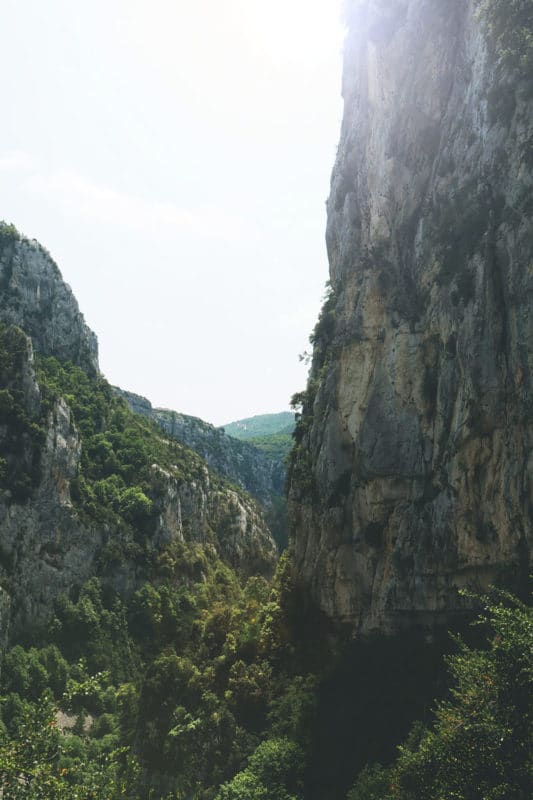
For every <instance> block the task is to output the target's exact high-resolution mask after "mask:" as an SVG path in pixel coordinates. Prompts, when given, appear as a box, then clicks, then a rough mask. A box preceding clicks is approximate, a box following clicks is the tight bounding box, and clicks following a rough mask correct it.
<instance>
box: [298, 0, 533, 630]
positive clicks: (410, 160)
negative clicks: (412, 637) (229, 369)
mask: <svg viewBox="0 0 533 800" xmlns="http://www.w3.org/2000/svg"><path fill="white" fill-rule="evenodd" d="M509 5H510V4H507V3H502V2H500V0H488V1H487V2H483V3H480V2H474V1H473V0H447V2H438V3H437V2H434V1H433V0H394V2H390V3H384V2H380V1H379V0H361V1H360V2H352V3H350V4H349V33H348V38H347V44H346V52H345V65H344V82H343V94H344V99H345V112H344V119H343V123H342V133H341V141H340V145H339V149H338V155H337V161H336V164H335V168H334V171H333V176H332V183H331V195H330V198H329V202H328V226H327V246H328V253H329V259H330V276H331V293H330V296H329V298H328V300H327V302H326V304H325V307H324V309H323V312H322V315H321V318H320V320H319V323H318V325H317V327H316V329H315V332H314V335H313V343H314V356H313V363H312V370H311V375H310V379H309V384H308V387H307V391H306V393H305V394H304V396H303V397H302V398H301V399H302V417H301V420H300V422H299V425H298V430H297V446H296V448H295V450H294V452H293V457H292V467H291V478H290V481H291V483H290V486H291V490H290V494H291V515H292V525H293V542H294V550H295V558H296V565H297V569H298V572H299V574H300V577H301V579H302V581H303V582H304V584H305V585H306V586H307V587H308V589H309V591H310V592H311V594H312V596H313V597H314V598H315V600H316V601H317V602H318V604H319V605H320V607H321V608H322V609H323V610H324V611H325V612H326V613H327V614H328V615H329V616H330V617H331V618H332V619H333V620H334V621H336V622H342V623H346V624H347V625H348V626H349V628H350V629H351V630H352V632H353V633H357V632H365V631H370V630H381V631H393V630H398V629H401V628H403V627H405V626H410V627H412V626H418V625H426V624H428V625H433V624H435V623H437V622H444V621H445V620H447V619H448V618H449V616H450V615H451V614H453V613H454V612H456V611H460V610H461V608H463V606H464V603H465V601H464V599H462V598H461V597H458V595H457V588H460V587H467V586H468V587H470V586H474V587H479V586H486V585H487V584H488V583H489V582H490V581H493V580H495V579H497V578H498V576H499V575H500V574H501V571H502V570H507V571H508V572H510V573H511V574H514V575H515V577H518V575H519V574H522V573H527V562H528V559H529V555H530V552H531V545H532V499H533V487H532V485H531V478H530V476H531V467H532V466H533V464H532V444H533V438H532V434H533V429H532V419H533V418H532V402H531V398H532V388H533V387H532V367H533V359H532V355H533V354H532V346H531V343H532V341H533V339H532V335H533V328H532V324H533V323H532V316H531V303H532V292H533V271H532V267H531V263H532V256H533V223H532V221H531V212H532V197H533V176H532V167H533V159H532V158H531V153H532V152H533V97H532V92H531V85H532V79H533V70H532V63H533V59H532V58H531V49H530V48H531V44H530V43H531V34H532V31H533V20H532V13H531V9H530V4H527V3H525V4H524V3H523V4H520V3H516V4H512V7H511V8H510V7H509Z"/></svg>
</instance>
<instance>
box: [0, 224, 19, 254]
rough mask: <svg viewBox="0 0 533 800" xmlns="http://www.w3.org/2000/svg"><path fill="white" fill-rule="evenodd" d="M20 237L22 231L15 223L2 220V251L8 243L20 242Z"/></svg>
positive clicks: (0, 242) (0, 229) (0, 236)
mask: <svg viewBox="0 0 533 800" xmlns="http://www.w3.org/2000/svg"><path fill="white" fill-rule="evenodd" d="M20 239H21V236H20V233H19V232H18V230H17V229H16V228H15V226H14V225H12V224H10V223H9V222H4V220H0V253H1V252H2V251H3V250H4V248H5V247H6V246H7V245H9V244H13V243H14V242H18V241H20Z"/></svg>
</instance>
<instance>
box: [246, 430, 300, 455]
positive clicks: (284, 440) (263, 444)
mask: <svg viewBox="0 0 533 800" xmlns="http://www.w3.org/2000/svg"><path fill="white" fill-rule="evenodd" d="M247 441H248V444H253V445H254V447H257V449H258V450H262V451H263V453H265V455H267V456H268V458H270V459H272V461H283V462H284V461H285V459H286V458H287V456H288V455H289V453H290V450H291V447H292V434H291V433H271V434H270V435H269V436H253V437H252V438H250V439H247Z"/></svg>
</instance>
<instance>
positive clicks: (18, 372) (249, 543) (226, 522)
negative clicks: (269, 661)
mask: <svg viewBox="0 0 533 800" xmlns="http://www.w3.org/2000/svg"><path fill="white" fill-rule="evenodd" d="M49 405H50V401H49V400H47V401H46V402H45V401H44V400H43V399H42V393H41V391H40V387H39V385H38V383H37V380H36V376H35V372H34V369H33V351H32V346H31V341H30V339H28V338H27V337H26V336H25V335H24V334H23V332H22V331H21V330H20V329H18V328H14V327H11V328H10V327H7V328H6V327H5V326H0V647H2V646H5V645H6V643H7V642H8V641H9V640H10V639H11V640H12V638H13V637H16V636H17V634H20V633H22V632H23V633H24V636H25V637H26V638H28V637H29V636H30V635H31V631H32V629H33V628H34V627H40V626H42V625H43V624H44V623H46V621H47V620H48V619H49V618H50V616H51V614H52V611H53V605H54V600H55V598H56V597H57V596H58V595H60V594H62V593H68V592H69V591H70V590H71V589H73V588H75V587H79V586H81V585H82V584H83V583H84V582H85V581H86V580H87V579H88V578H90V577H92V576H95V575H96V576H100V577H101V578H102V579H103V580H104V581H105V582H106V583H107V584H109V585H110V586H112V587H113V588H114V589H115V590H117V591H119V592H120V593H121V594H122V595H123V596H128V595H130V594H131V593H132V592H133V591H135V589H137V588H138V587H139V586H140V584H141V583H143V582H144V581H146V580H154V581H156V582H157V580H158V578H159V577H160V575H159V572H158V570H159V569H163V570H167V571H168V569H169V568H170V566H169V565H171V564H172V563H173V561H172V559H173V555H172V554H173V553H174V552H175V550H176V547H178V548H179V546H180V545H181V544H185V545H192V544H199V545H201V546H202V547H203V549H204V552H205V553H206V554H207V555H211V556H212V557H214V558H216V557H218V558H221V559H222V560H223V561H225V562H226V563H228V564H230V565H231V566H232V567H234V568H235V569H236V570H237V571H239V572H240V573H241V574H243V575H249V574H258V573H259V574H264V575H269V574H271V573H272V571H273V569H274V566H275V563H276V561H277V548H276V545H275V543H274V541H273V539H272V536H271V534H270V531H269V528H268V526H267V524H266V522H265V519H264V517H263V515H262V514H261V512H260V510H259V508H258V507H257V505H256V503H255V502H254V500H253V499H252V498H251V497H249V496H248V495H246V494H245V493H244V492H238V491H237V490H235V489H233V488H232V487H230V486H228V485H227V484H225V483H224V482H223V481H221V479H220V478H219V477H218V476H214V475H213V474H212V473H211V472H210V470H209V469H208V467H207V466H206V465H205V463H203V462H202V461H201V459H200V458H198V456H197V455H196V454H194V453H192V452H191V451H189V450H186V449H185V448H179V454H178V455H179V457H180V460H181V467H175V468H173V467H170V468H163V467H161V466H160V465H158V464H157V463H154V464H152V465H151V467H150V473H151V474H150V476H149V485H148V488H147V489H146V491H147V492H148V494H149V495H150V497H151V498H152V499H151V501H150V502H151V503H152V508H153V513H152V515H151V520H152V522H151V525H150V527H149V528H143V529H139V530H136V529H135V525H133V529H132V527H131V526H128V525H126V524H125V523H124V520H120V519H119V518H117V519H116V523H115V522H114V521H113V519H112V518H111V519H110V520H107V518H106V517H105V516H104V517H102V516H101V515H99V514H97V515H96V516H95V517H92V516H91V512H90V509H88V508H85V507H83V506H81V505H80V504H79V502H75V501H74V500H73V497H74V492H73V486H74V485H76V479H78V477H79V475H80V470H81V457H82V448H83V441H82V439H81V438H80V436H79V434H78V431H77V429H76V426H75V423H74V421H73V417H72V414H71V411H70V408H69V406H68V405H67V404H66V403H65V401H64V400H63V399H61V398H60V399H59V400H58V401H57V402H55V403H54V404H53V407H52V408H51V409H50V410H48V408H49ZM148 435H149V433H147V436H148ZM152 436H153V434H152ZM165 444H166V442H165V441H164V440H163V439H161V441H160V446H165ZM174 449H176V445H174ZM173 452H174V451H173ZM167 460H168V459H167ZM184 467H187V469H184ZM139 542H140V543H142V546H143V548H144V550H143V549H140V546H139ZM159 561H161V565H160V566H158V564H159ZM173 568H174V569H176V567H173ZM178 569H179V568H178ZM200 578H201V575H200V574H199V575H196V580H198V579H200Z"/></svg>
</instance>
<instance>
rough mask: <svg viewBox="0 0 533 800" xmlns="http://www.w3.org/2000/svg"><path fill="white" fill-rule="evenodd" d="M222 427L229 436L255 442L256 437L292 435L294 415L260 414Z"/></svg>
mask: <svg viewBox="0 0 533 800" xmlns="http://www.w3.org/2000/svg"><path fill="white" fill-rule="evenodd" d="M222 427H223V428H224V431H225V432H226V434H227V435H228V436H233V437H234V438H235V439H243V440H253V439H255V438H256V437H264V436H272V435H275V434H279V433H288V434H290V433H292V429H293V428H294V414H291V412H290V411H281V412H280V413H279V414H259V415H258V416H256V417H249V418H248V419H240V420H238V421H237V422H229V423H228V424H227V425H223V426H222ZM251 443H252V444H253V443H254V442H253V441H252V442H251Z"/></svg>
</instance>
